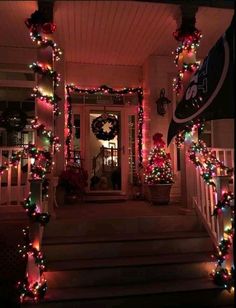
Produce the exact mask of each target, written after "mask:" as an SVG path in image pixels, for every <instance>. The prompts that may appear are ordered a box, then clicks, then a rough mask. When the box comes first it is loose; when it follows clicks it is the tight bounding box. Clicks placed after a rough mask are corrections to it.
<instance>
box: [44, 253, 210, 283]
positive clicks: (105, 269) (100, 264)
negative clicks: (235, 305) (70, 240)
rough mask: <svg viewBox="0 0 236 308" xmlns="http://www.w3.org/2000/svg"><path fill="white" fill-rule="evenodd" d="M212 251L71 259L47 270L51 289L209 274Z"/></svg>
mask: <svg viewBox="0 0 236 308" xmlns="http://www.w3.org/2000/svg"><path fill="white" fill-rule="evenodd" d="M209 259H210V255H209V254H182V255H180V254H179V255H166V256H156V257H155V256H150V257H147V256H145V257H130V258H112V259H90V260H69V261H68V262H65V261H62V262H58V261H57V262H52V263H51V264H49V272H47V273H45V277H46V279H47V281H48V285H49V287H50V288H72V287H78V286H80V287H92V286H102V285H126V284H131V283H147V282H153V281H165V280H173V279H180V278H181V279H184V278H185V279H190V278H200V277H208V275H209V272H210V271H211V270H212V269H213V268H214V263H212V262H210V261H209Z"/></svg>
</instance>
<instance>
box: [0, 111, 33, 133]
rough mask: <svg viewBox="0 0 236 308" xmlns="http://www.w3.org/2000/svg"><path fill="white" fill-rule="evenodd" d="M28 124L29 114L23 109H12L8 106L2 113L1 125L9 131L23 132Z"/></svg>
mask: <svg viewBox="0 0 236 308" xmlns="http://www.w3.org/2000/svg"><path fill="white" fill-rule="evenodd" d="M26 124H27V115H26V113H25V112H23V111H22V110H21V109H17V110H12V109H10V108H7V109H5V110H4V111H3V113H2V115H1V126H2V127H4V128H5V129H6V130H7V132H13V131H15V132H21V131H22V130H23V129H24V128H25V126H26Z"/></svg>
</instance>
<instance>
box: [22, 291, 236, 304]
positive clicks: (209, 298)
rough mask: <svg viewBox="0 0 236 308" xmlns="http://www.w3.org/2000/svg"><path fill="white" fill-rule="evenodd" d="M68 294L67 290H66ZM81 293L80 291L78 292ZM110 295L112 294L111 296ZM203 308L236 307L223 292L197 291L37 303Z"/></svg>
mask: <svg viewBox="0 0 236 308" xmlns="http://www.w3.org/2000/svg"><path fill="white" fill-rule="evenodd" d="M65 292H66V290H65ZM78 292H79V290H78ZM109 295H110V294H109ZM26 307H27V308H35V304H32V305H27V306H26ZM44 307H48V308H54V307H55V308H75V307H76V308H91V307H92V308H111V307H114V308H115V307H117V308H118V307H119V308H129V307H130V308H131V307H137V308H141V307H142V308H143V307H150V308H152V307H159V308H184V307H191V308H201V307H219V308H220V307H221V308H232V307H234V295H233V294H232V293H231V294H230V293H229V292H227V291H224V292H222V291H221V290H196V291H190V292H173V293H167V294H165V293H162V294H150V295H148V296H146V295H144V296H142V295H140V294H133V295H132V296H127V297H123V298H122V297H116V298H110V299H109V298H106V299H104V298H96V299H83V300H72V301H61V300H59V301H57V302H45V303H40V302H39V303H37V308H44Z"/></svg>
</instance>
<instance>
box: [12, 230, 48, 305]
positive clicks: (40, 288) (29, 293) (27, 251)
mask: <svg viewBox="0 0 236 308" xmlns="http://www.w3.org/2000/svg"><path fill="white" fill-rule="evenodd" d="M22 231H23V235H24V244H23V245H18V249H19V250H18V251H19V253H20V254H21V255H22V257H23V258H27V260H28V258H29V257H30V256H32V257H33V258H34V262H35V264H36V265H37V267H38V268H39V271H40V274H41V277H40V278H41V279H40V282H36V283H34V284H33V285H31V284H30V283H29V280H28V277H27V276H26V277H25V278H24V280H23V281H22V282H18V284H17V289H18V291H19V293H20V302H23V301H24V298H25V297H29V298H33V299H34V300H35V301H37V300H38V299H41V298H43V297H44V295H45V293H46V290H47V283H46V280H45V279H44V276H43V272H44V271H45V269H46V265H45V259H44V256H43V254H42V252H41V251H39V250H38V249H37V248H35V247H33V244H32V243H31V242H30V237H29V227H27V228H26V229H23V230H22Z"/></svg>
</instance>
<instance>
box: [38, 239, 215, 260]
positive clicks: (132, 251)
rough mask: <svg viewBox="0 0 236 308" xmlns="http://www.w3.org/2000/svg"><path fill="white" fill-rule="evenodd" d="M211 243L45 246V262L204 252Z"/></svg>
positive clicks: (181, 241)
mask: <svg viewBox="0 0 236 308" xmlns="http://www.w3.org/2000/svg"><path fill="white" fill-rule="evenodd" d="M211 248H212V243H211V241H210V239H209V238H208V237H206V238H187V239H168V240H167V239H161V240H160V239H159V240H148V241H147V240H146V241H145V240H143V241H131V242H106V243H104V242H101V243H80V244H64V245H63V244H62V245H59V244H58V245H45V246H44V247H43V251H44V253H45V255H46V257H47V260H49V261H53V260H71V259H77V258H88V259H91V258H112V257H122V256H123V257H124V256H145V255H146V256H151V255H160V254H173V253H186V252H192V253H194V252H206V251H209V250H210V249H211Z"/></svg>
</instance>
